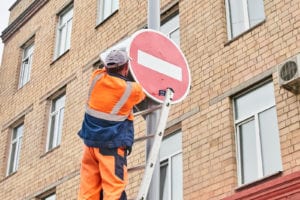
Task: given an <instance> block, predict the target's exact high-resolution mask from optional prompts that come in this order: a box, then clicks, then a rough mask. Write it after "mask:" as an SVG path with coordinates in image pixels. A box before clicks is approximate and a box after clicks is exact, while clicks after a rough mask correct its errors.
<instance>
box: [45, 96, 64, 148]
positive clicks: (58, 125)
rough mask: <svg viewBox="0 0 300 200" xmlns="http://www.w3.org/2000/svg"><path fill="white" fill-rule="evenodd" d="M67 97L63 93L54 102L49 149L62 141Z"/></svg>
mask: <svg viewBox="0 0 300 200" xmlns="http://www.w3.org/2000/svg"><path fill="white" fill-rule="evenodd" d="M65 99H66V96H65V95H63V96H61V97H59V98H57V99H56V100H53V102H52V108H51V113H50V122H49V133H48V146H47V150H50V149H52V148H54V147H56V146H57V145H59V144H60V142H61V134H62V127H63V119H64V107H65Z"/></svg>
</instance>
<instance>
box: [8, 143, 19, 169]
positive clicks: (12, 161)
mask: <svg viewBox="0 0 300 200" xmlns="http://www.w3.org/2000/svg"><path fill="white" fill-rule="evenodd" d="M16 152H17V143H16V142H15V143H13V144H12V145H11V153H10V161H9V169H8V174H11V173H13V172H14V171H15V160H16Z"/></svg>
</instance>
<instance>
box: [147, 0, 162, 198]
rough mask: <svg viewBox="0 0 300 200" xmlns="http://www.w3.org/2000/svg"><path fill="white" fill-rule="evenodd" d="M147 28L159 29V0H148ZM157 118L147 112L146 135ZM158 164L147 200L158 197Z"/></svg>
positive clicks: (154, 113)
mask: <svg viewBox="0 0 300 200" xmlns="http://www.w3.org/2000/svg"><path fill="white" fill-rule="evenodd" d="M148 28H149V29H154V30H157V31H158V30H159V28H160V0H148ZM157 92H158V91H157ZM154 106H157V103H156V102H154V101H153V100H150V101H149V103H148V108H152V107H154ZM158 118H159V110H158V111H154V112H152V113H151V114H149V115H148V116H147V118H146V123H147V135H150V134H153V133H155V131H156V130H155V129H156V126H157V124H158ZM153 140H154V139H149V140H147V145H146V148H147V149H146V151H147V158H148V156H149V153H150V149H151V147H152V145H153ZM159 172H160V164H159V160H158V161H157V162H156V165H155V168H154V172H153V177H152V181H151V185H150V188H149V192H148V197H147V199H148V200H154V199H159V194H160V193H159V186H160V173H159Z"/></svg>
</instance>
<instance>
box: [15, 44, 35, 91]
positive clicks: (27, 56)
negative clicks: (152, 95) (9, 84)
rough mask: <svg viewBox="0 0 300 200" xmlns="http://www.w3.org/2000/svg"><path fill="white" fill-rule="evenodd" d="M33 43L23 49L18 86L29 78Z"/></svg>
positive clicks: (21, 85)
mask: <svg viewBox="0 0 300 200" xmlns="http://www.w3.org/2000/svg"><path fill="white" fill-rule="evenodd" d="M33 47H34V46H33V44H31V45H29V46H27V47H26V48H24V49H23V56H22V64H21V70H20V78H19V86H18V88H21V87H23V86H24V85H25V84H26V83H27V82H28V81H29V79H30V71H31V65H32V55H33V49H34V48H33Z"/></svg>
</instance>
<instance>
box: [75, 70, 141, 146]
mask: <svg viewBox="0 0 300 200" xmlns="http://www.w3.org/2000/svg"><path fill="white" fill-rule="evenodd" d="M144 98H145V94H144V92H143V91H142V88H141V86H140V85H139V84H138V83H135V82H130V81H128V80H126V78H125V77H122V76H121V75H118V74H108V73H107V72H106V71H105V69H102V70H96V71H95V72H94V73H93V75H92V79H91V86H90V90H89V94H88V100H87V105H86V114H85V117H84V121H83V123H82V128H81V130H80V131H79V133H78V134H79V136H80V137H81V138H82V139H83V140H84V143H85V144H86V145H87V146H90V147H108V148H116V147H120V146H132V144H133V137H134V136H133V135H134V133H133V132H134V130H133V122H132V120H133V115H132V108H133V106H134V105H136V104H137V103H139V102H140V101H142V100H143V99H144Z"/></svg>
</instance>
